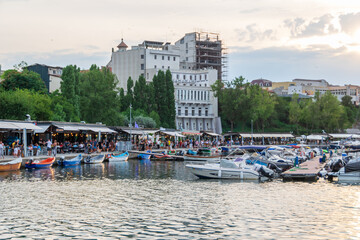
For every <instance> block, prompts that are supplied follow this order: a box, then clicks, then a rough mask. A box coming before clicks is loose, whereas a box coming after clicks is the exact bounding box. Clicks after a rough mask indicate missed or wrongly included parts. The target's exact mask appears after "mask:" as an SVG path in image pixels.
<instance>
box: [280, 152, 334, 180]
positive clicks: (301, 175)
mask: <svg viewBox="0 0 360 240" xmlns="http://www.w3.org/2000/svg"><path fill="white" fill-rule="evenodd" d="M320 158H322V156H317V157H314V158H313V159H310V160H308V161H306V162H303V163H301V164H300V165H299V167H293V168H291V169H289V170H287V171H285V172H283V173H282V174H281V176H282V178H283V180H284V181H292V180H296V181H316V180H317V177H318V174H319V172H320V171H321V170H322V169H323V168H324V167H325V165H326V162H321V163H320ZM328 159H329V154H326V160H328Z"/></svg>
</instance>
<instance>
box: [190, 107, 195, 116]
mask: <svg viewBox="0 0 360 240" xmlns="http://www.w3.org/2000/svg"><path fill="white" fill-rule="evenodd" d="M191 115H192V116H195V108H194V107H193V108H191Z"/></svg>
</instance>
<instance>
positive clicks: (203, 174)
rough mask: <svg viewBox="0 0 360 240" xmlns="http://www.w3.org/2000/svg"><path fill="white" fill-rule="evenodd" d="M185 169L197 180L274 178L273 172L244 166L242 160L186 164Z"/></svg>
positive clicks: (264, 168)
mask: <svg viewBox="0 0 360 240" xmlns="http://www.w3.org/2000/svg"><path fill="white" fill-rule="evenodd" d="M186 167H187V168H188V169H189V170H190V171H191V173H193V174H194V175H195V176H197V177H199V178H215V179H240V180H259V179H261V178H265V179H269V178H273V177H274V172H273V171H272V170H270V169H268V168H266V167H265V166H261V165H252V166H251V165H246V163H245V161H243V160H242V161H239V162H237V161H236V160H235V161H232V160H228V159H221V160H220V163H219V164H216V163H213V164H210V163H208V164H205V165H195V164H188V165H186Z"/></svg>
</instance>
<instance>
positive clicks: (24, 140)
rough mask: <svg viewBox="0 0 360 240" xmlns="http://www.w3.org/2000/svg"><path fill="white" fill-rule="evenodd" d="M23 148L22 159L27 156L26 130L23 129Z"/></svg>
mask: <svg viewBox="0 0 360 240" xmlns="http://www.w3.org/2000/svg"><path fill="white" fill-rule="evenodd" d="M23 146H24V157H26V154H27V139H26V128H24V129H23Z"/></svg>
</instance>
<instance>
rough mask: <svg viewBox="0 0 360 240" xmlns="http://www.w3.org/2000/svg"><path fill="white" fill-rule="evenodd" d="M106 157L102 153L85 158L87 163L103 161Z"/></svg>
mask: <svg viewBox="0 0 360 240" xmlns="http://www.w3.org/2000/svg"><path fill="white" fill-rule="evenodd" d="M104 159H105V155H104V154H101V155H97V156H94V157H91V156H88V157H87V158H85V159H84V162H85V163H102V162H103V161H104Z"/></svg>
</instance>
